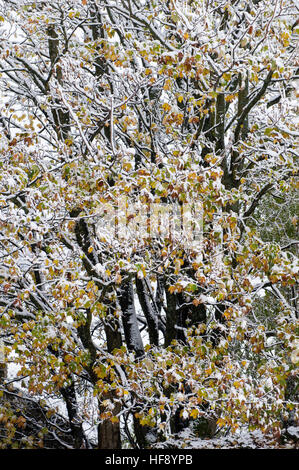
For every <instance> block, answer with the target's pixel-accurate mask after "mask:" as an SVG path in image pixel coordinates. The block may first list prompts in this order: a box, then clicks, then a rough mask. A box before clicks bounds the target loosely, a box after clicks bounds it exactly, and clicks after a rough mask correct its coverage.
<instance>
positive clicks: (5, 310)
mask: <svg viewBox="0 0 299 470" xmlns="http://www.w3.org/2000/svg"><path fill="white" fill-rule="evenodd" d="M296 13H297V7H296V5H295V4H294V3H293V2H292V1H291V0H286V1H281V2H276V3H275V4H273V3H272V2H269V1H268V0H250V1H238V0H233V1H231V2H228V3H224V2H223V3H221V2H216V1H212V2H204V1H202V0H194V1H184V2H183V1H181V0H177V1H175V0H170V1H167V0H156V1H151V0H149V1H147V0H144V1H130V0H128V1H122V2H114V1H112V0H98V1H96V0H82V1H81V2H78V1H73V0H61V1H54V2H47V1H45V2H37V3H32V2H29V1H27V0H22V1H20V2H18V3H17V4H16V3H15V2H13V1H6V2H1V15H2V16H1V17H0V20H1V35H2V41H1V61H0V68H1V77H0V84H1V85H0V86H1V94H2V97H3V105H2V107H1V118H0V121H1V126H2V141H1V192H0V193H1V198H0V206H1V226H0V230H1V248H0V255H1V258H2V268H1V277H0V282H1V284H0V287H1V295H0V307H1V320H0V325H1V337H2V339H3V341H4V345H5V347H4V352H5V357H6V361H7V362H8V364H9V363H12V364H13V365H14V366H13V369H12V372H10V369H8V378H6V380H2V384H1V388H2V390H3V393H4V392H5V393H8V392H9V390H7V387H9V386H10V387H11V386H12V384H15V385H14V386H15V387H16V384H18V383H19V382H20V381H22V387H23V389H25V390H26V393H27V394H28V397H30V398H31V399H35V400H38V399H39V397H42V399H43V400H45V403H46V404H47V407H49V408H51V406H50V403H51V400H53V398H55V399H56V400H59V403H60V407H62V409H64V415H65V416H66V417H67V420H68V426H69V434H70V435H71V436H72V439H71V443H70V442H69V440H65V441H64V437H63V435H62V436H60V438H59V439H60V444H59V445H60V446H65V448H68V447H69V446H71V447H73V448H82V447H93V446H98V447H99V448H119V447H121V446H126V445H127V446H131V447H141V448H144V447H152V446H156V445H160V444H159V443H161V442H163V441H164V442H165V444H164V445H167V440H168V439H169V438H171V437H173V436H175V435H176V434H177V433H179V432H180V431H181V430H183V429H186V428H188V429H189V430H190V432H194V433H195V435H196V433H197V435H198V436H201V437H202V436H203V435H206V436H209V437H213V435H214V434H215V432H218V433H219V434H221V433H223V432H224V431H225V432H232V433H238V432H239V431H240V430H242V429H243V428H245V429H249V431H250V430H253V429H260V430H261V431H262V433H263V434H264V435H265V439H266V436H267V435H268V436H272V437H271V439H272V440H271V441H269V442H270V443H271V445H272V444H273V442H274V438H275V439H277V437H279V436H280V435H281V432H282V428H283V425H284V424H283V422H284V418H283V416H286V414H287V413H291V414H292V423H291V426H293V427H294V426H295V425H296V423H297V420H298V409H297V408H296V407H297V398H296V393H295V394H294V393H291V394H290V393H289V388H288V385H287V384H288V383H292V384H294V381H295V372H296V365H298V336H296V334H297V333H298V330H296V328H298V308H297V291H298V257H297V254H298V251H297V249H296V247H297V243H298V242H297V239H296V234H297V232H296V228H297V227H298V220H297V218H296V216H295V215H292V218H291V219H290V218H289V216H288V215H287V213H285V219H284V222H283V223H284V224H285V225H287V224H288V225H290V227H291V228H292V230H291V235H289V238H288V239H287V240H285V239H284V238H283V237H281V236H280V235H279V236H278V237H275V238H274V239H268V238H267V236H265V234H264V232H263V230H264V227H265V226H267V225H269V222H270V221H271V220H273V215H272V214H273V209H272V207H274V206H275V204H276V202H277V201H281V204H283V206H282V207H289V204H290V202H289V201H291V204H293V205H294V204H295V198H296V190H297V188H298V179H297V177H298V169H297V167H296V164H295V158H296V156H297V155H298V153H297V152H298V151H297V143H296V138H297V137H298V132H297V130H296V124H297V122H298V118H297V115H296V113H297V103H296V97H297V95H296V93H297V92H296V80H297V78H298V62H297V59H296V35H297V34H298V29H296V28H297V25H296V24H295V20H296ZM265 201H267V202H268V206H265ZM261 220H262V221H263V223H262V224H261V222H260V221H261ZM280 227H281V225H280ZM261 305H262V307H261ZM266 305H267V310H266V312H265V313H264V314H263V311H262V308H266ZM268 306H269V307H268ZM269 325H270V326H271V327H270V328H269ZM9 374H10V375H9ZM14 374H15V375H14ZM292 387H293V388H294V386H293V385H292ZM293 388H292V390H293ZM11 393H13V392H11ZM24 393H25V392H24ZM34 397H35V398H34ZM63 407H64V408H63ZM2 414H3V416H4V418H3V419H4V421H3V422H4V423H5V426H6V428H7V429H9V433H8V434H9V435H8V437H6V438H5V440H3V443H4V444H3V445H5V446H18V445H19V446H24V445H25V443H26V442H27V444H28V437H26V433H25V431H24V436H23V440H22V439H21V438H20V430H19V429H18V422H17V419H12V418H11V416H12V415H10V416H8V415H7V413H6V412H5V410H4V409H3V410H2ZM60 414H63V413H62V411H61V410H60ZM24 419H25V418H24ZM57 419H58V418H57ZM59 419H60V418H59ZM61 419H62V418H61ZM58 421H59V420H58ZM58 421H57V422H58ZM25 424H26V423H25V421H23V420H21V426H19V427H20V428H21V429H23V428H24V426H25ZM54 425H55V421H54ZM51 426H52V427H51ZM45 427H46V428H47V423H46V426H45ZM289 427H290V426H289ZM49 428H50V432H52V428H53V423H52V422H51V423H49ZM24 429H25V428H24ZM192 430H193V431H192ZM33 434H34V433H33ZM273 436H274V437H273ZM29 437H30V436H29ZM43 443H44V445H45V446H47V441H46V440H45V439H44V440H43V438H42V437H41V436H40V435H38V436H35V435H34V436H33V437H32V436H31V437H30V439H29V444H28V445H30V446H33V447H34V446H36V445H39V446H41V445H43ZM273 445H274V444H273Z"/></svg>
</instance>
